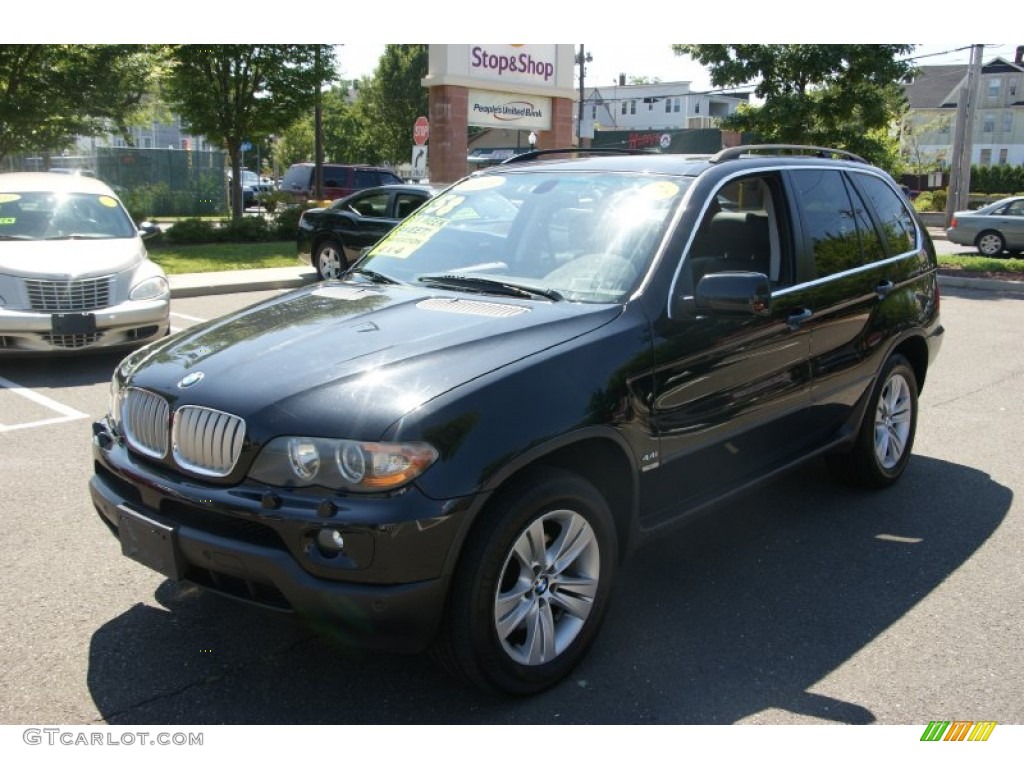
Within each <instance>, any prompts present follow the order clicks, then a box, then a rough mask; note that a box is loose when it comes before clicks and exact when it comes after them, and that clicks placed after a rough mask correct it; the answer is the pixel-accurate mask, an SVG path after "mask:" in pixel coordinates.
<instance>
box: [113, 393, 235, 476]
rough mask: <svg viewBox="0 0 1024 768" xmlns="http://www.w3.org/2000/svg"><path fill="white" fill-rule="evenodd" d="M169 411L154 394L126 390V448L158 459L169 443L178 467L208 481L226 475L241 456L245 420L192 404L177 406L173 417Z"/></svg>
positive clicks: (124, 424)
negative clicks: (203, 476)
mask: <svg viewBox="0 0 1024 768" xmlns="http://www.w3.org/2000/svg"><path fill="white" fill-rule="evenodd" d="M169 411H170V409H169V407H168V405H167V401H166V400H164V399H163V398H162V397H160V396H159V395H156V394H153V393H152V392H147V391H146V390H144V389H138V388H136V387H131V388H129V389H128V390H127V392H126V393H125V398H124V402H123V404H122V406H121V425H122V430H123V432H124V436H125V438H126V439H127V440H128V444H129V445H131V447H132V448H134V449H135V450H137V451H138V452H139V453H142V454H144V455H146V456H151V457H154V458H158V459H162V458H164V457H166V456H167V449H168V442H169V443H170V447H171V453H172V455H173V457H174V461H175V462H176V463H177V464H178V466H180V467H181V468H182V469H186V470H188V471H189V472H193V473H195V474H197V475H205V476H207V477H225V476H227V475H229V474H231V470H233V469H234V468H235V463H236V462H237V461H238V457H239V456H240V455H241V453H242V444H243V442H244V439H245V420H244V419H241V418H239V417H238V416H234V415H232V414H230V413H224V412H223V411H218V410H215V409H213V408H203V407H201V406H197V405H185V406H182V407H181V408H178V409H177V410H176V411H175V412H174V413H173V417H172V415H171V414H170V412H169Z"/></svg>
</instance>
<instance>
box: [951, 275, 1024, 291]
mask: <svg viewBox="0 0 1024 768" xmlns="http://www.w3.org/2000/svg"><path fill="white" fill-rule="evenodd" d="M939 287H940V288H963V289H965V290H968V291H995V292H997V293H1020V294H1024V280H993V279H992V278H988V277H959V276H956V275H939Z"/></svg>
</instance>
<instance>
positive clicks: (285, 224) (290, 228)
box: [274, 203, 316, 240]
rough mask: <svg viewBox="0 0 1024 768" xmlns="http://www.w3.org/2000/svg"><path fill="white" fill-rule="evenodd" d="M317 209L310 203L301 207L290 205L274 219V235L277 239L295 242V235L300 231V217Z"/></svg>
mask: <svg viewBox="0 0 1024 768" xmlns="http://www.w3.org/2000/svg"><path fill="white" fill-rule="evenodd" d="M315 207H316V206H315V205H312V204H310V203H302V204H301V205H289V206H286V207H285V208H282V209H281V210H280V211H278V214H277V216H276V217H275V218H274V233H275V234H276V235H277V238H278V239H279V240H294V239H295V233H296V232H298V229H299V217H300V216H302V212H303V211H308V210H309V209H310V208H315Z"/></svg>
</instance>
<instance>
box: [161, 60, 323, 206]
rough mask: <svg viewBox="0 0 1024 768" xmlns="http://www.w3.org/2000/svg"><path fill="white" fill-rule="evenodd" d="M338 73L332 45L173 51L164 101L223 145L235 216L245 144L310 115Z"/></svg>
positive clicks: (195, 129)
mask: <svg viewBox="0 0 1024 768" xmlns="http://www.w3.org/2000/svg"><path fill="white" fill-rule="evenodd" d="M334 70H335V58H334V49H333V48H332V47H331V46H329V45H179V46H175V47H174V50H173V59H172V63H171V66H170V70H169V72H168V77H167V81H166V89H165V96H166V97H167V99H168V101H169V102H170V103H171V105H172V106H173V108H174V109H175V111H177V112H178V113H179V114H180V115H181V117H182V119H183V120H184V121H185V122H186V123H187V124H188V125H189V127H190V129H191V130H192V132H194V133H199V134H203V135H205V136H206V137H207V138H209V139H211V140H213V141H220V142H222V143H223V144H224V147H225V149H226V150H227V152H228V155H229V157H230V158H231V171H232V173H231V178H232V184H233V187H234V189H233V194H232V216H233V217H235V218H239V217H241V215H242V195H241V175H242V174H241V170H242V169H241V149H242V144H243V143H245V142H253V143H255V142H262V141H265V140H266V139H267V138H268V137H269V136H270V135H272V134H277V133H280V132H281V131H283V130H284V129H285V128H287V127H288V126H289V125H290V124H291V123H293V122H294V121H295V120H296V119H297V118H299V117H301V116H303V115H305V114H307V113H309V112H311V111H312V109H313V104H314V101H315V98H316V93H317V91H318V90H319V89H320V88H322V87H323V85H324V84H325V83H328V82H330V81H331V80H332V79H333V78H334Z"/></svg>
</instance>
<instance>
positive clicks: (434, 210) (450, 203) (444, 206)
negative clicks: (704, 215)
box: [423, 195, 466, 216]
mask: <svg viewBox="0 0 1024 768" xmlns="http://www.w3.org/2000/svg"><path fill="white" fill-rule="evenodd" d="M465 199H466V198H464V197H462V195H443V196H441V197H435V198H434V199H433V200H431V201H430V202H429V203H427V205H426V206H424V208H423V212H424V213H429V214H432V215H434V216H447V215H448V214H449V213H451V212H452V211H453V210H455V209H456V208H458V207H459V206H460V205H462V203H463V201H465Z"/></svg>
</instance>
